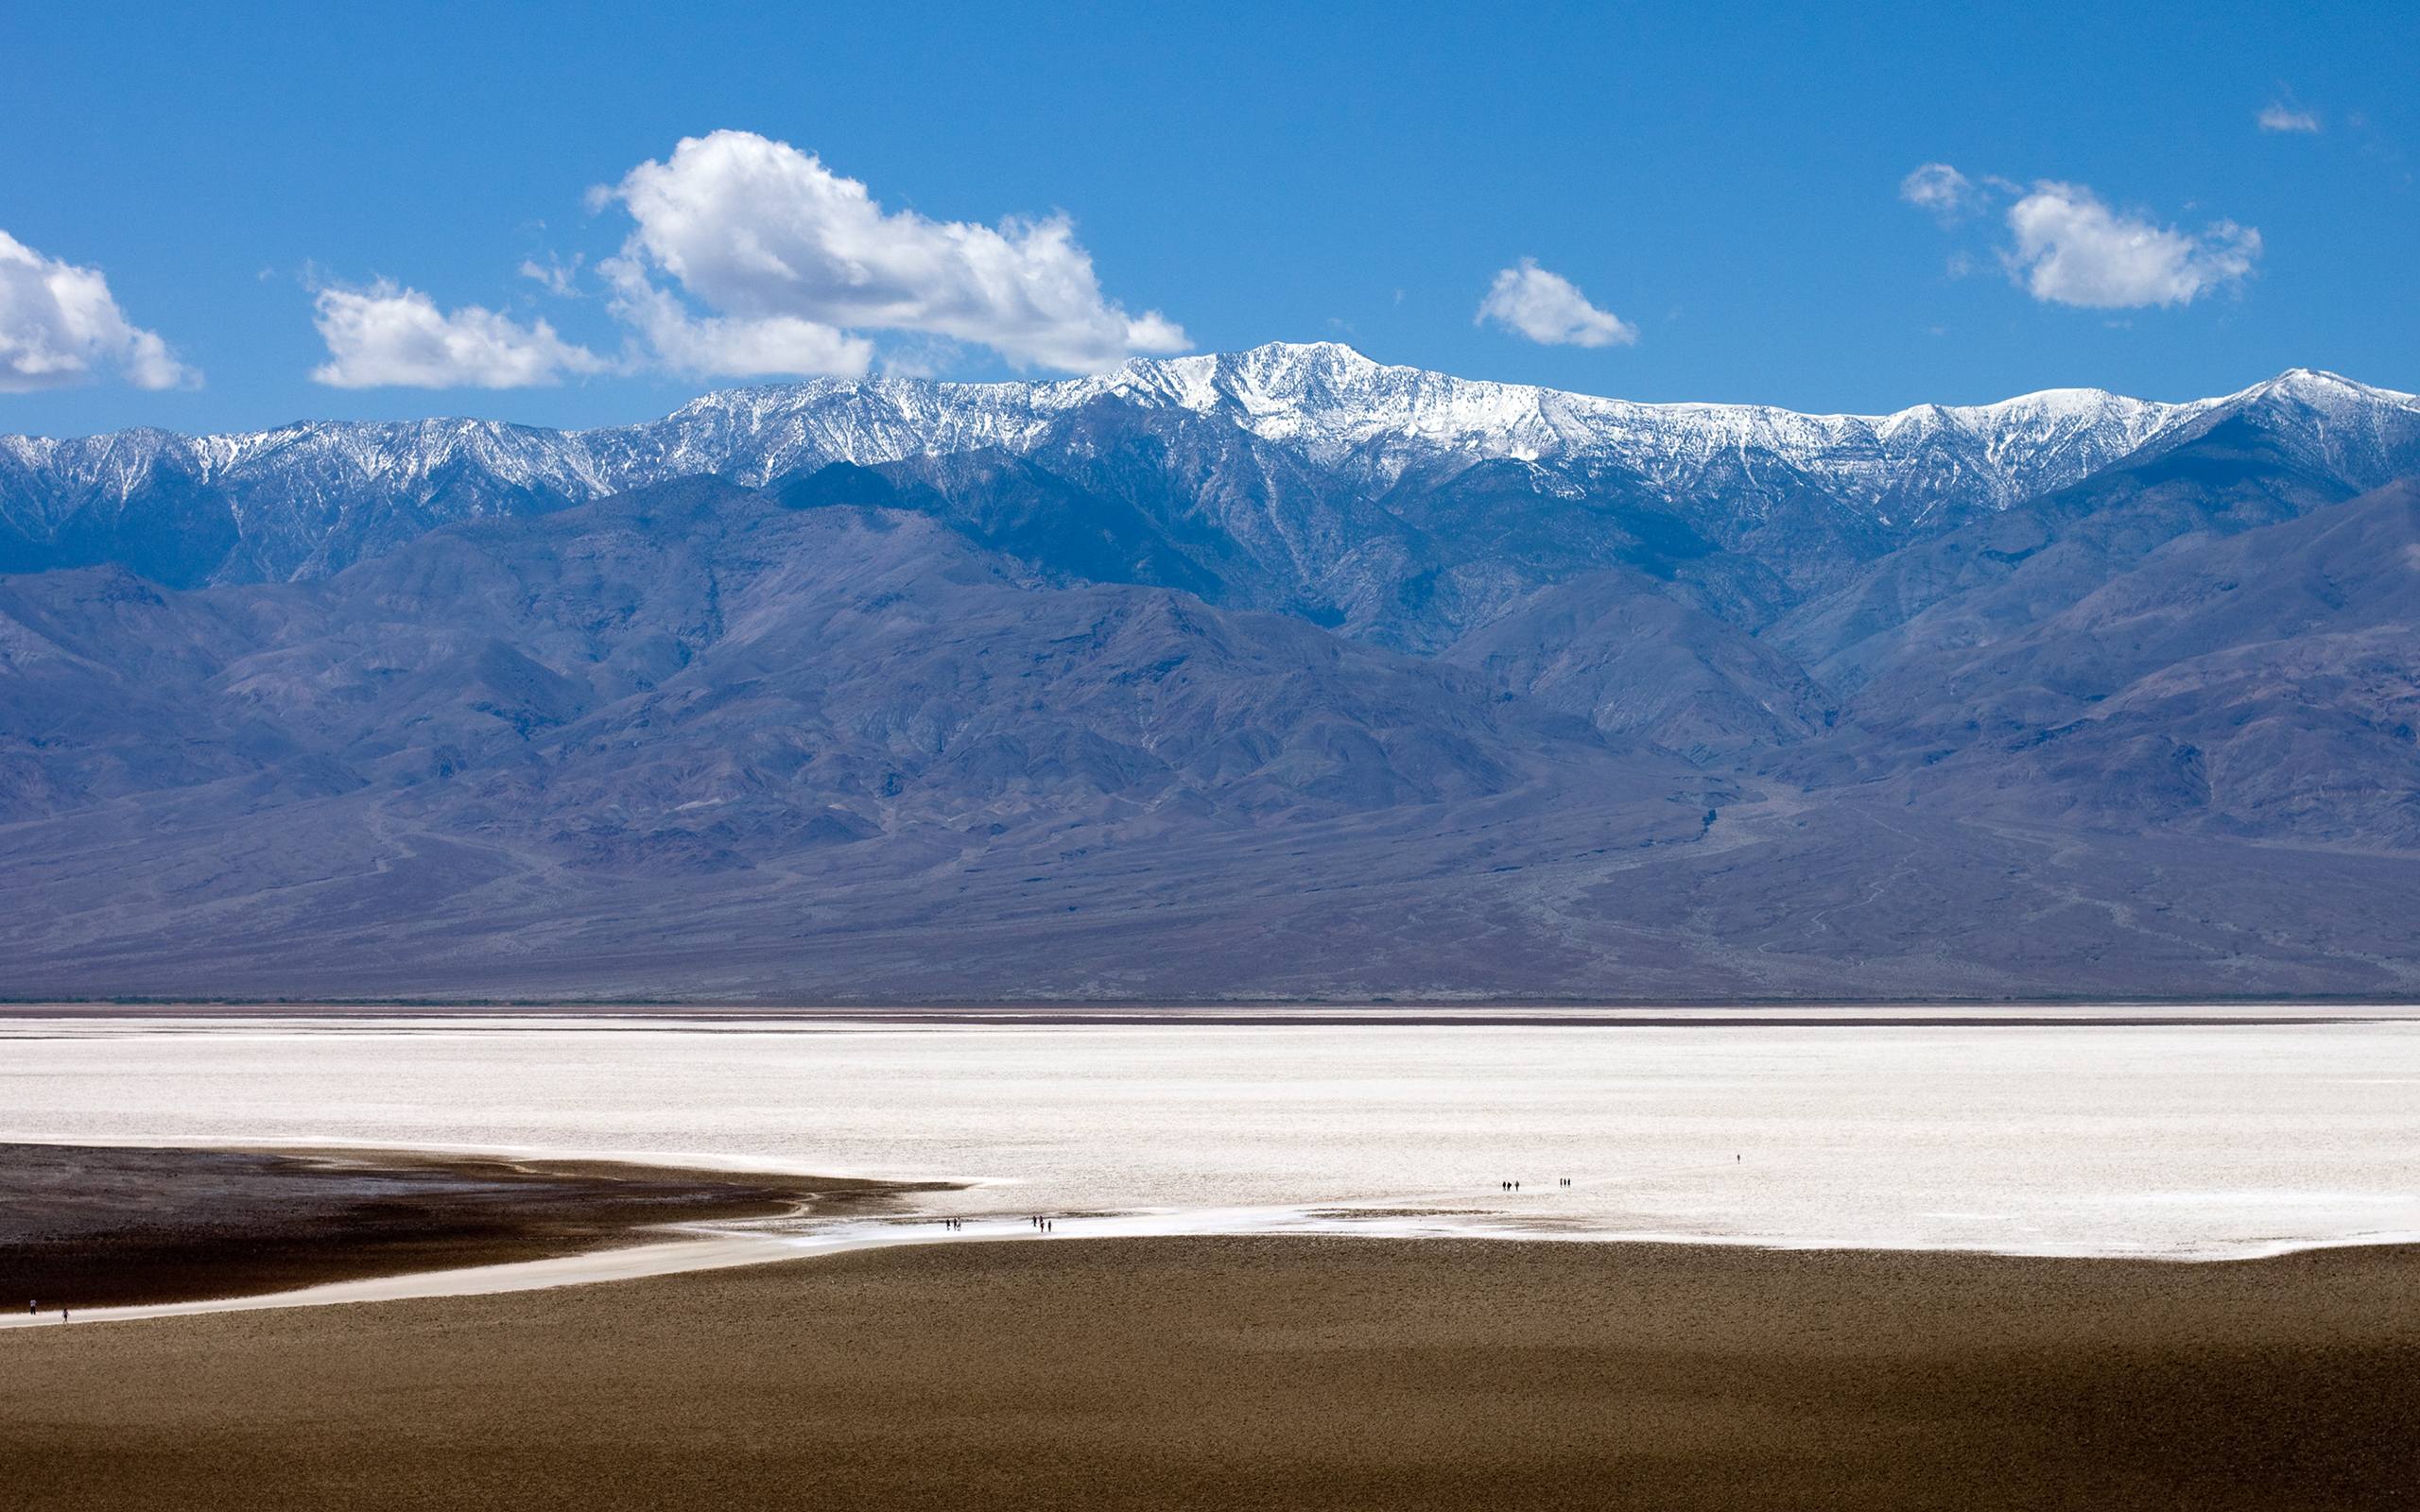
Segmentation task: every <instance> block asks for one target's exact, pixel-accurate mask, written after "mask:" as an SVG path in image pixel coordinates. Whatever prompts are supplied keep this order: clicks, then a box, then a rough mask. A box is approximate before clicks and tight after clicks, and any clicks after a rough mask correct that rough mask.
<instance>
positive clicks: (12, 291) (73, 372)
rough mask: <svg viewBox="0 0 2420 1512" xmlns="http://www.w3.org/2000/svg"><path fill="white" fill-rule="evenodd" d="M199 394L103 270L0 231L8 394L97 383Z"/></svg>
mask: <svg viewBox="0 0 2420 1512" xmlns="http://www.w3.org/2000/svg"><path fill="white" fill-rule="evenodd" d="M112 373H114V374H116V375H118V376H120V377H123V378H124V379H125V380H126V381H127V382H128V383H130V384H132V385H133V386H134V387H137V388H176V387H199V386H200V384H201V374H200V373H199V372H198V371H196V370H195V369H191V368H188V367H186V366H185V365H184V364H182V363H181V362H179V361H178V360H177V359H176V357H175V356H174V355H173V354H172V353H170V352H169V351H168V344H167V343H166V342H164V341H163V340H161V339H160V337H159V336H158V335H156V334H154V333H152V332H149V331H146V330H144V329H143V328H142V327H140V326H138V325H135V324H134V323H133V322H132V321H130V320H129V319H127V318H126V312H125V311H123V310H121V309H119V308H118V307H117V301H116V300H115V299H113V298H112V296H111V294H110V284H109V280H108V279H106V278H104V277H102V276H101V270H100V269H99V268H97V267H78V266H75V265H74V264H72V263H65V262H61V261H60V260H59V259H57V258H51V257H44V256H43V255H42V254H41V253H40V252H37V251H35V250H34V249H32V248H30V247H27V246H26V244H25V243H23V242H21V241H19V240H17V239H16V238H15V237H14V236H11V235H9V233H8V232H5V231H0V393H11V394H22V393H30V392H32V391H33V390H35V389H38V388H64V387H69V386H71V385H75V384H82V383H91V382H93V381H94V380H95V379H97V378H100V377H102V376H104V375H106V374H112Z"/></svg>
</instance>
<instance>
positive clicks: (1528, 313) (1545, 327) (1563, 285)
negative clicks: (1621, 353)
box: [1473, 257, 1638, 347]
mask: <svg viewBox="0 0 2420 1512" xmlns="http://www.w3.org/2000/svg"><path fill="white" fill-rule="evenodd" d="M1490 321H1493V322H1494V323H1495V324H1496V325H1498V326H1501V327H1503V328H1504V329H1505V330H1507V331H1511V332H1513V333H1514V334H1515V335H1524V336H1527V337H1529V338H1530V340H1532V341H1535V342H1539V343H1542V344H1543V345H1546V346H1549V347H1627V346H1630V345H1632V344H1633V343H1634V342H1635V341H1637V340H1638V327H1636V326H1634V325H1632V324H1631V323H1630V322H1629V321H1627V320H1624V319H1623V318H1620V317H1619V316H1617V315H1615V314H1614V313H1613V312H1612V311H1610V310H1600V309H1599V308H1597V307H1596V306H1595V305H1593V304H1591V303H1589V302H1588V298H1587V296H1586V295H1584V294H1582V293H1581V292H1580V288H1579V285H1577V284H1575V283H1572V282H1571V280H1569V279H1567V278H1564V276H1563V275H1561V274H1559V273H1549V272H1547V270H1546V269H1545V268H1543V267H1540V266H1538V260H1537V259H1536V258H1534V257H1525V258H1523V259H1521V261H1520V262H1519V263H1518V264H1516V265H1514V266H1512V267H1508V268H1505V269H1504V270H1503V271H1501V272H1499V273H1497V274H1496V275H1495V283H1491V284H1489V285H1488V289H1487V298H1485V299H1483V300H1481V301H1479V302H1478V317H1477V318H1475V319H1474V321H1473V323H1474V324H1478V325H1484V324H1487V323H1489V322H1490Z"/></svg>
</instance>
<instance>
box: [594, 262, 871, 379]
mask: <svg viewBox="0 0 2420 1512" xmlns="http://www.w3.org/2000/svg"><path fill="white" fill-rule="evenodd" d="M596 271H597V272H599V273H601V274H603V275H604V276H605V282H606V283H608V284H609V285H610V286H611V287H612V289H613V295H612V297H611V298H610V299H609V300H608V301H607V303H606V308H607V309H609V310H611V311H612V312H613V313H614V318H616V319H618V320H620V321H622V322H623V323H624V324H626V325H628V326H630V327H631V328H632V329H633V330H635V331H637V332H638V334H639V335H640V336H641V337H642V338H643V339H644V340H645V341H646V342H647V344H648V348H649V349H650V350H651V351H652V352H654V353H655V357H656V360H657V361H658V362H659V363H661V364H663V365H664V366H665V367H667V368H670V369H673V370H675V371H677V372H684V373H697V374H706V375H717V374H718V375H721V376H724V377H738V378H756V377H764V376H768V375H772V374H797V373H822V374H828V375H831V376H836V377H844V378H856V377H862V376H863V375H864V374H865V372H866V371H867V369H870V368H872V367H873V342H872V341H869V340H867V339H866V338H865V337H863V336H856V335H850V334H849V333H847V332H845V331H842V330H840V329H838V327H835V326H828V325H824V324H822V323H821V322H820V321H815V320H807V319H802V318H799V317H797V316H794V315H756V316H730V315H717V316H702V317H701V316H699V315H695V314H693V313H692V312H691V311H690V310H689V308H688V306H686V305H684V304H683V303H682V302H681V301H680V299H679V298H678V297H677V296H675V295H674V294H673V293H672V292H671V291H670V290H668V289H665V288H662V287H659V286H658V285H657V284H656V283H654V282H653V281H652V280H650V279H649V278H648V276H647V269H646V268H645V267H643V266H640V264H639V262H638V260H637V259H636V258H634V257H609V258H606V259H605V260H604V261H603V262H600V263H598V264H597V265H596Z"/></svg>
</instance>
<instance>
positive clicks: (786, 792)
mask: <svg viewBox="0 0 2420 1512" xmlns="http://www.w3.org/2000/svg"><path fill="white" fill-rule="evenodd" d="M2415 480H2420V399H2415V398H2414V397H2413V396H2411V395H2410V394H2405V393H2400V392H2396V391H2393V390H2388V389H2380V388H2372V387H2364V386H2362V385H2359V384H2356V383H2352V382H2350V381H2348V380H2345V379H2342V378H2339V377H2336V376H2333V375H2330V374H2326V373H2319V372H2312V371H2308V370H2296V371H2292V372H2289V373H2286V374H2283V375H2281V376H2279V377H2277V378H2274V379H2272V380H2270V381H2268V382H2266V383H2262V384H2259V385H2256V386H2255V387H2251V388H2247V389H2244V390H2242V391H2240V392H2238V393H2235V394H2231V395H2228V396H2225V397H2223V398H2219V399H2210V400H2202V401H2195V402H2191V403H2186V404H2155V403H2151V402H2147V401H2141V400H2135V399H2129V398H2124V397H2121V396H2118V395H2114V394H2108V393H2103V392H2100V391H2098V390H2073V389H2070V390H2054V391H2050V392H2047V393H2040V394H2032V395H2028V396H2025V397H2022V398H2018V399H2014V400H2009V401H2006V402H2003V403H2000V404H1986V405H1976V406H1963V407H1945V406H1936V405H1927V406H1921V407H1919V408H1916V409H1910V410H1905V411H1901V412H1899V413H1897V414H1894V415H1889V416H1880V417H1858V416H1809V415H1798V414H1793V413H1790V412H1788V411H1783V410H1776V409H1769V408H1757V407H1750V406H1734V405H1715V404H1631V403H1626V402H1621V401H1616V400H1607V399H1597V398H1590V397H1586V396H1582V395H1575V394H1566V393H1559V392H1555V391H1552V390H1546V389H1538V388H1529V387H1515V386H1510V385H1502V384H1493V383H1481V382H1474V381H1468V380H1463V379H1459V378H1454V377H1449V376H1446V375H1443V374H1438V373H1431V372H1425V371H1420V370H1417V369H1404V368H1392V367H1385V366H1381V365H1379V364H1376V363H1374V362H1371V361H1370V360H1368V359H1367V358H1365V357H1363V356H1361V355H1360V354H1359V353H1357V352H1353V351H1351V350H1350V349H1347V348H1343V347H1340V346H1334V345H1317V346H1292V345H1280V346H1271V347H1263V348H1259V349H1255V350H1253V351H1251V352H1239V353H1233V354H1226V355H1219V356H1207V357H1189V358H1178V359H1173V360H1167V361H1150V362H1142V361H1138V362H1133V363H1129V364H1128V365H1126V366H1125V367H1124V368H1121V369H1117V370H1116V371H1115V372H1112V373H1109V374H1105V375H1102V376H1099V377H1095V378H1084V379H1076V380H1069V381H1064V382H1055V383H1041V384H989V385H958V384H937V383H928V382H922V381H909V380H901V379H879V380H866V381H852V382H832V381H819V382H814V383H806V384H799V385H790V386H781V387H762V388H752V389H743V390H735V391H732V392H726V393H717V394H710V395H707V396H705V397H703V398H700V399H699V400H697V401H695V402H694V403H692V404H688V405H686V406H684V407H683V408H682V409H681V410H679V411H677V412H676V413H674V414H673V415H671V416H669V417H667V418H666V419H665V420H662V421H654V422H651V423H648V424H643V425H636V426H628V427H620V428H615V429H609V430H596V431H585V432H558V431H546V430H539V429H531V428H526V427H517V426H510V425H503V424H497V423H493V422H489V421H423V422H413V423H406V424H352V423H313V424H298V425H293V426H287V427H284V428H282V429H279V430H275V431H270V432H264V433H258V434H252V435H243V436H225V437H181V436H174V435H169V434H166V433H163V432H157V431H132V432H123V433H119V434H116V435H112V436H102V437H94V438H80V439H73V440H53V439H46V438H26V437H8V438H0V900H5V902H6V907H5V909H0V960H4V961H6V962H7V963H8V966H9V971H8V980H7V982H6V983H5V984H0V993H6V994H7V995H9V996H16V997H28V996H46V995H64V996H78V997H89V996H132V995H143V996H211V997H221V996H267V997H320V996H343V997H392V996H409V997H432V996H445V997H479V998H681V999H714V1000H732V1001H839V1000H867V999H885V1000H941V999H949V1000H963V999H970V998H983V999H1030V998H1068V999H1086V998H1092V999H1098V998H1135V999H1167V1000H1184V999H1233V998H1326V999H1354V1000H1368V999H1377V998H1393V999H1424V998H1425V999H1449V1000H1460V999H1470V998H1513V997H1533V998H1553V999H1659V1000H1674V1001H1681V1000H1703V999H1714V998H1721V999H1737V998H1863V997H1927V998H1936V997H1937V998H1970V997H1972V998H2008V997H2059V996H2073V995H2124V996H2152V997H2196V996H2309V995H2357V996H2358V995H2394V994H2398V993H2409V992H2410V991H2411V990H2412V989H2413V988H2414V987H2415V986H2420V937H2415V932H2414V930H2413V928H2412V925H2411V920H2412V919H2420V737H2415V727H2420V481H2415Z"/></svg>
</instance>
